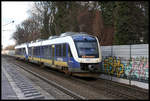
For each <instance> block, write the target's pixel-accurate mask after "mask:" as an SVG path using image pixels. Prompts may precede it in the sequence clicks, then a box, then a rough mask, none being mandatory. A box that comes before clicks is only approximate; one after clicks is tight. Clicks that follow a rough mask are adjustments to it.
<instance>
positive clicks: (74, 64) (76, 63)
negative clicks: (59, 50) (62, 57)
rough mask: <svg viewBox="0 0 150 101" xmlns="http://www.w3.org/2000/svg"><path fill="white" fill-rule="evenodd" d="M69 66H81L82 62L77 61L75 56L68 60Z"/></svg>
mask: <svg viewBox="0 0 150 101" xmlns="http://www.w3.org/2000/svg"><path fill="white" fill-rule="evenodd" d="M68 66H69V68H80V63H79V62H77V61H76V60H75V59H74V58H71V57H70V58H69V61H68Z"/></svg>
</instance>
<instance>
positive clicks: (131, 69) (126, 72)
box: [103, 57, 149, 81]
mask: <svg viewBox="0 0 150 101" xmlns="http://www.w3.org/2000/svg"><path fill="white" fill-rule="evenodd" d="M121 60H122V59H121V58H120V57H118V58H117V57H106V58H104V59H103V71H104V72H105V73H107V74H109V75H113V76H116V77H122V78H131V79H132V80H133V79H134V80H140V81H141V80H145V81H146V80H148V79H149V62H148V58H144V57H136V58H132V59H130V60H127V61H126V62H124V63H122V61H121Z"/></svg>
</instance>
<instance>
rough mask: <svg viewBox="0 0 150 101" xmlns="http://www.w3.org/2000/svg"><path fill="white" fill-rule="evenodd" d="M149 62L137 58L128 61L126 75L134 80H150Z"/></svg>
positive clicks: (145, 59) (142, 58)
mask: <svg viewBox="0 0 150 101" xmlns="http://www.w3.org/2000/svg"><path fill="white" fill-rule="evenodd" d="M148 69H149V62H148V59H147V58H144V57H136V58H132V59H131V60H128V61H127V64H126V65H125V75H126V76H127V77H131V78H132V79H138V80H148V78H149V77H148V75H149V72H148V71H149V70H148Z"/></svg>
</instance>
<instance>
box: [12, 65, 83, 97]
mask: <svg viewBox="0 0 150 101" xmlns="http://www.w3.org/2000/svg"><path fill="white" fill-rule="evenodd" d="M14 64H15V65H16V66H19V67H21V68H22V69H24V70H25V71H27V72H29V73H31V74H33V75H35V76H36V77H38V78H40V79H42V80H43V81H45V82H47V83H48V84H50V85H52V86H54V87H55V88H57V89H59V90H61V91H63V92H64V93H65V94H67V95H69V96H71V97H73V98H74V99H85V97H83V96H80V95H78V94H76V93H74V92H72V91H70V90H68V89H66V88H64V87H63V86H61V85H59V84H57V83H55V82H53V81H50V80H48V79H47V78H45V77H43V76H41V75H39V74H37V73H36V72H33V71H31V70H29V69H26V68H25V67H23V66H21V65H19V64H17V63H14Z"/></svg>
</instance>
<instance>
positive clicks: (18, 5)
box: [1, 1, 33, 48]
mask: <svg viewBox="0 0 150 101" xmlns="http://www.w3.org/2000/svg"><path fill="white" fill-rule="evenodd" d="M32 5H33V2H24V1H18V2H17V1H16V2H10V1H7V2H4V1H3V2H1V9H2V16H1V17H2V23H1V28H2V30H1V33H2V35H1V41H2V42H1V44H2V45H3V48H4V47H6V46H8V45H14V44H15V41H14V40H13V39H12V38H11V37H12V34H13V32H15V30H16V25H18V24H21V22H22V21H24V20H25V19H27V18H28V17H29V15H28V13H27V11H28V10H29V9H31V8H32ZM12 21H14V23H11V22H12Z"/></svg>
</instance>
